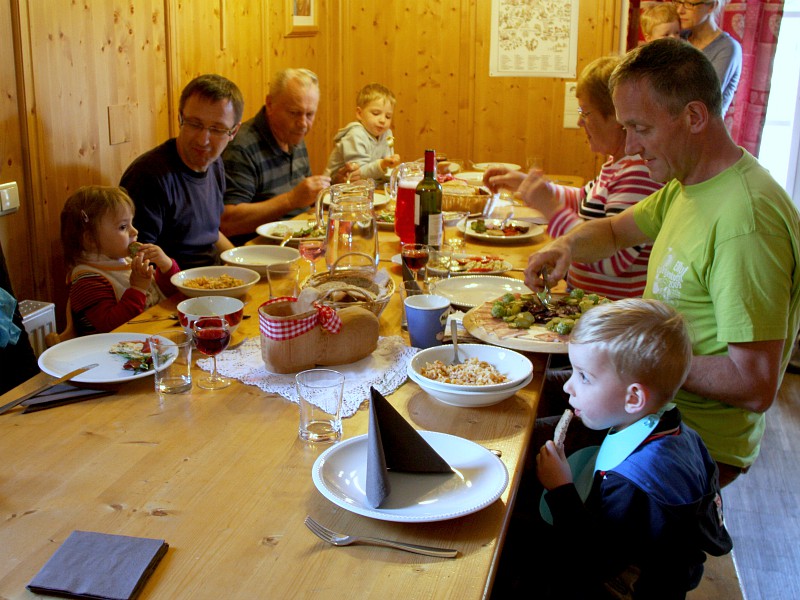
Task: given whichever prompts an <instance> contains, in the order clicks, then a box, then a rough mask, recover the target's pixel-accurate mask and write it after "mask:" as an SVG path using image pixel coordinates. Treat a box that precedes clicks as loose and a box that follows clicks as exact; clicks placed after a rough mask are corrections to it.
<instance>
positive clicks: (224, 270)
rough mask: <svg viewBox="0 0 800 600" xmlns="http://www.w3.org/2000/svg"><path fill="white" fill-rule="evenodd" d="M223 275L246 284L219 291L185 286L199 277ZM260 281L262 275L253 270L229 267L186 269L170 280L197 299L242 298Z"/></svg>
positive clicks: (186, 293)
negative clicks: (209, 297)
mask: <svg viewBox="0 0 800 600" xmlns="http://www.w3.org/2000/svg"><path fill="white" fill-rule="evenodd" d="M222 275H229V276H230V277H235V278H236V279H241V280H242V281H243V282H244V283H243V284H242V285H238V286H234V287H227V288H218V289H212V288H197V287H187V286H186V285H185V283H186V282H187V281H189V280H191V279H197V278H199V277H208V278H215V277H221V276H222ZM259 279H261V275H260V274H259V273H258V272H256V271H254V270H253V269H246V268H244V267H234V266H230V265H228V266H222V267H196V268H194V269H186V270H185V271H181V272H179V273H175V275H173V276H172V277H171V278H170V282H171V283H172V285H174V286H175V287H176V288H178V289H179V290H180V291H181V292H183V294H184V295H185V296H188V297H189V298H196V297H198V296H230V297H232V298H241V297H242V296H244V295H245V294H246V293H247V292H248V290H249V289H250V288H251V287H253V286H254V285H255V284H256V283H257V282H258V280H259Z"/></svg>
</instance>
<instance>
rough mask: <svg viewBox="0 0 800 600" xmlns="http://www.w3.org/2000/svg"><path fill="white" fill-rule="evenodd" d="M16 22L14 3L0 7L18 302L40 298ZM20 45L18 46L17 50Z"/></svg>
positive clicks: (1, 113) (2, 154)
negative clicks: (15, 198)
mask: <svg viewBox="0 0 800 600" xmlns="http://www.w3.org/2000/svg"><path fill="white" fill-rule="evenodd" d="M15 23H16V24H17V25H18V19H17V18H16V14H15V10H12V6H11V2H3V3H2V4H0V56H4V57H6V58H5V59H3V60H0V183H9V182H11V181H16V182H17V186H18V188H19V196H20V208H19V210H18V211H17V212H16V213H13V214H10V215H6V216H2V217H0V244H2V247H3V252H4V254H5V257H6V262H7V264H8V271H9V275H10V277H11V284H12V286H13V288H14V293H15V294H16V295H17V299H18V300H24V299H37V296H36V292H35V287H34V276H33V270H32V269H31V268H30V264H31V256H32V248H31V245H30V242H31V239H30V237H31V236H30V229H29V227H28V223H29V221H30V219H31V218H32V212H33V205H32V203H31V198H30V190H29V189H28V186H27V185H26V179H27V177H26V166H25V159H26V154H25V152H24V151H23V146H24V145H23V136H24V129H23V128H24V126H25V123H24V121H23V120H22V119H20V118H19V116H20V98H19V94H18V75H20V72H19V71H18V65H19V54H20V48H19V46H18V44H15V40H18V36H17V35H15V33H14V30H15ZM15 46H16V47H15Z"/></svg>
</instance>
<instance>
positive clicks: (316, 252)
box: [297, 240, 325, 277]
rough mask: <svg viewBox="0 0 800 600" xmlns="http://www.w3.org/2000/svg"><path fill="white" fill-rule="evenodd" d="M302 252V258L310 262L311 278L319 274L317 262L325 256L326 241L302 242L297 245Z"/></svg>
mask: <svg viewBox="0 0 800 600" xmlns="http://www.w3.org/2000/svg"><path fill="white" fill-rule="evenodd" d="M297 249H298V250H299V251H300V256H302V257H303V259H304V260H306V261H307V262H308V265H309V268H310V271H311V277H313V276H314V275H315V274H316V272H317V263H316V260H317V259H318V258H319V257H320V256H325V241H324V240H301V241H300V243H299V244H298V245H297Z"/></svg>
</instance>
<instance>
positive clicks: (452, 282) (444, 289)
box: [432, 275, 533, 308]
mask: <svg viewBox="0 0 800 600" xmlns="http://www.w3.org/2000/svg"><path fill="white" fill-rule="evenodd" d="M432 291H433V293H434V294H438V295H440V296H444V297H445V298H447V299H448V300H450V304H453V305H454V306H458V307H461V308H473V307H476V306H480V305H481V304H483V303H484V302H488V301H489V300H492V299H494V298H499V297H500V296H502V295H504V294H532V293H533V292H531V290H530V289H529V288H528V287H526V286H525V283H524V282H523V281H521V280H519V279H514V278H513V277H497V276H496V275H465V276H463V277H453V278H451V279H442V280H441V281H437V282H436V283H435V284H434V285H433V289H432Z"/></svg>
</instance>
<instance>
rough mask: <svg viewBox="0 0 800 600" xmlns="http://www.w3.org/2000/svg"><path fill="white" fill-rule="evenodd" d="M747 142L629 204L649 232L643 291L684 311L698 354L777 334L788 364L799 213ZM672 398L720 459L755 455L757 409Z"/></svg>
mask: <svg viewBox="0 0 800 600" xmlns="http://www.w3.org/2000/svg"><path fill="white" fill-rule="evenodd" d="M743 152H744V154H743V156H742V158H741V159H740V160H739V161H737V162H736V163H735V164H734V165H733V166H731V167H730V168H728V169H726V170H725V171H723V172H722V173H720V174H719V175H717V176H716V177H713V178H712V179H709V180H708V181H704V182H703V183H699V184H697V185H690V186H683V185H681V184H680V183H679V182H677V181H671V182H670V183H668V184H667V185H666V186H665V187H664V188H662V189H661V190H660V191H658V192H656V193H655V194H653V195H652V196H650V197H648V198H646V199H645V200H643V201H641V202H640V203H639V204H637V205H636V206H635V208H634V218H635V220H636V224H637V225H638V227H639V228H640V229H641V230H642V231H643V232H644V233H645V234H647V235H648V236H649V237H651V238H653V239H655V243H654V244H653V249H652V252H651V254H650V263H649V267H648V272H647V286H646V288H645V292H644V297H645V298H656V299H658V300H662V301H664V302H666V303H667V304H670V305H672V306H673V307H674V308H675V309H676V310H677V311H679V312H680V313H682V314H683V315H684V316H685V317H686V320H687V322H688V324H689V329H690V333H691V334H692V340H693V351H694V354H695V355H701V356H706V355H724V354H727V351H728V349H727V345H728V343H731V342H733V343H736V342H754V341H766V340H779V339H781V340H786V343H785V345H784V349H783V361H782V366H783V368H785V367H786V364H787V363H788V361H789V356H790V354H791V351H792V346H793V343H794V339H795V337H796V335H797V331H798V323H799V322H800V249H799V248H798V243H799V241H800V222H799V221H798V212H797V209H796V208H795V207H794V205H793V204H792V201H791V200H790V198H789V196H788V195H787V194H786V192H785V191H784V190H783V189H782V188H781V187H780V186H779V185H778V184H777V183H776V182H775V180H774V179H772V177H771V176H770V175H769V173H768V172H767V171H766V170H765V169H764V168H763V167H761V165H759V163H758V161H757V160H756V159H755V158H754V157H753V156H752V155H751V154H749V153H748V152H747V151H744V150H743ZM676 402H677V403H678V405H679V406H680V409H681V412H682V414H683V417H684V421H685V422H686V423H687V424H688V425H689V426H690V427H692V428H693V429H695V430H696V431H697V432H698V433H699V434H700V436H701V437H702V438H703V441H704V442H705V443H706V446H708V449H709V451H710V452H711V455H712V456H713V457H714V458H715V459H716V460H718V461H720V462H723V463H726V464H731V465H736V466H742V467H744V466H749V465H750V464H752V463H753V461H754V460H755V458H756V456H757V455H758V450H759V446H760V443H761V437H762V436H763V433H764V423H765V420H764V415H763V414H759V413H755V412H751V411H748V410H745V409H742V408H737V407H734V406H731V405H729V404H725V403H723V402H719V401H717V400H711V399H708V398H703V397H700V396H697V395H695V394H691V393H689V392H686V391H684V390H680V391H679V392H678V395H677V397H676Z"/></svg>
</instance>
